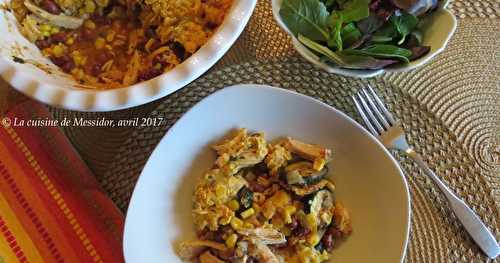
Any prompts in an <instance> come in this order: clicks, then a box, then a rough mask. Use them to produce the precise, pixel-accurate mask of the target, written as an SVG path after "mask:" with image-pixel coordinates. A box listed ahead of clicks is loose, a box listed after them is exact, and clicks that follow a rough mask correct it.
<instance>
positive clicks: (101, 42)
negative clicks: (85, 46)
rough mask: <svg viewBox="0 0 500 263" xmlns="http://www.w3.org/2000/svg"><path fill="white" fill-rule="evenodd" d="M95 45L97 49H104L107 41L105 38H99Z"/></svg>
mask: <svg viewBox="0 0 500 263" xmlns="http://www.w3.org/2000/svg"><path fill="white" fill-rule="evenodd" d="M94 45H95V47H96V48H97V49H102V48H103V47H104V45H106V40H104V38H102V37H98V38H96V40H95V42H94Z"/></svg>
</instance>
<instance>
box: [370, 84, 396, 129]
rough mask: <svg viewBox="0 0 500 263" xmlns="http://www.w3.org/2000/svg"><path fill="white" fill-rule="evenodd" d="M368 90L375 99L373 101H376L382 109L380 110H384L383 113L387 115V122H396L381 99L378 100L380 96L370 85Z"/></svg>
mask: <svg viewBox="0 0 500 263" xmlns="http://www.w3.org/2000/svg"><path fill="white" fill-rule="evenodd" d="M368 90H370V93H371V94H372V96H373V98H374V99H375V102H376V103H377V105H378V106H379V108H380V109H381V110H382V112H384V115H385V116H386V117H387V119H389V122H390V123H391V124H394V123H396V121H395V120H394V118H393V117H392V114H391V113H390V112H389V111H388V110H387V108H386V107H385V105H384V103H382V101H381V100H380V98H379V97H378V95H377V94H376V93H375V91H374V90H373V88H372V86H370V85H368Z"/></svg>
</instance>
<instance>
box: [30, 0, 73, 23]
mask: <svg viewBox="0 0 500 263" xmlns="http://www.w3.org/2000/svg"><path fill="white" fill-rule="evenodd" d="M24 5H25V6H26V8H28V10H30V11H31V12H33V14H35V15H36V16H38V17H40V18H43V19H45V20H47V21H49V23H51V24H53V25H56V26H60V27H64V28H69V29H75V28H79V27H80V26H81V25H82V24H83V19H81V18H78V17H72V16H67V15H53V14H51V13H49V12H47V11H45V10H43V9H41V8H40V7H38V6H36V5H35V4H33V3H32V2H31V1H29V0H26V1H25V2H24Z"/></svg>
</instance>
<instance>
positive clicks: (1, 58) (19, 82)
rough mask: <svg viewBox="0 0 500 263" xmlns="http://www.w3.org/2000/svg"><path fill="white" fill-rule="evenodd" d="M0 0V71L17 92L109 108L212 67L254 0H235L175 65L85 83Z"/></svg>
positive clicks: (160, 93)
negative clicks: (119, 84) (145, 74)
mask: <svg viewBox="0 0 500 263" xmlns="http://www.w3.org/2000/svg"><path fill="white" fill-rule="evenodd" d="M10 1H11V0H0V35H1V37H0V76H1V77H3V78H4V79H5V80H6V81H7V82H9V83H10V84H11V85H12V86H13V87H14V88H15V89H17V90H19V91H20V92H22V93H24V94H26V95H28V96H29V97H32V98H34V99H36V100H39V101H41V102H43V103H46V104H50V105H53V106H56V107H61V108H66V109H71V110H79V111H111V110H118V109H124V108H130V107H133V106H138V105H141V104H146V103H148V102H151V101H154V100H157V99H159V98H162V97H164V96H167V95H168V94H170V93H172V92H174V91H176V90H178V89H180V88H182V87H184V86H185V85H187V84H188V83H190V82H191V81H193V80H195V79H196V78H197V77H199V76H200V75H201V74H203V73H204V72H206V71H207V70H208V69H209V68H210V67H212V66H213V65H214V64H215V63H216V62H217V61H218V60H219V59H220V58H221V57H222V56H223V55H224V54H225V53H226V52H227V51H228V50H229V48H230V47H231V45H232V44H233V43H234V42H235V41H236V39H237V38H238V36H239V35H240V34H241V32H242V31H243V29H244V28H245V26H246V24H247V22H248V20H249V18H250V16H251V14H252V12H253V10H254V8H255V5H256V2H257V0H235V1H234V3H233V6H232V7H231V8H230V10H229V11H228V14H227V15H226V18H225V20H224V22H223V23H222V25H220V27H219V28H218V30H217V31H216V32H215V34H214V35H213V36H212V37H211V38H210V39H209V40H208V41H207V43H205V45H204V46H202V47H201V48H200V49H199V50H198V51H197V52H196V53H194V54H193V55H192V56H191V57H190V58H188V59H187V60H185V61H184V62H183V63H181V64H180V65H178V66H177V67H175V68H174V69H173V70H171V71H169V72H166V73H164V74H162V75H160V76H158V77H156V78H154V79H151V80H148V81H144V82H140V83H137V84H135V85H132V86H128V87H123V88H117V89H110V90H102V89H101V90H99V89H92V88H86V87H83V86H82V85H80V84H79V83H77V82H76V81H75V80H74V79H73V78H71V76H69V75H68V74H66V73H64V72H63V71H61V70H59V68H58V67H56V66H55V65H54V64H53V63H52V62H51V61H50V60H49V59H48V58H46V57H44V56H43V55H42V53H41V52H40V50H39V49H38V47H36V46H35V45H34V44H33V43H31V42H29V41H28V40H27V39H26V38H24V36H23V35H22V34H21V33H20V32H19V27H18V22H17V21H16V19H15V17H14V14H13V13H12V12H11V11H7V8H6V7H7V6H9V4H10Z"/></svg>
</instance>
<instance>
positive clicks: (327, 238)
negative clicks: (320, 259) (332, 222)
mask: <svg viewBox="0 0 500 263" xmlns="http://www.w3.org/2000/svg"><path fill="white" fill-rule="evenodd" d="M321 242H323V247H324V248H325V249H326V251H331V250H332V249H333V234H332V233H330V231H327V232H326V233H325V235H323V238H322V239H321Z"/></svg>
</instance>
